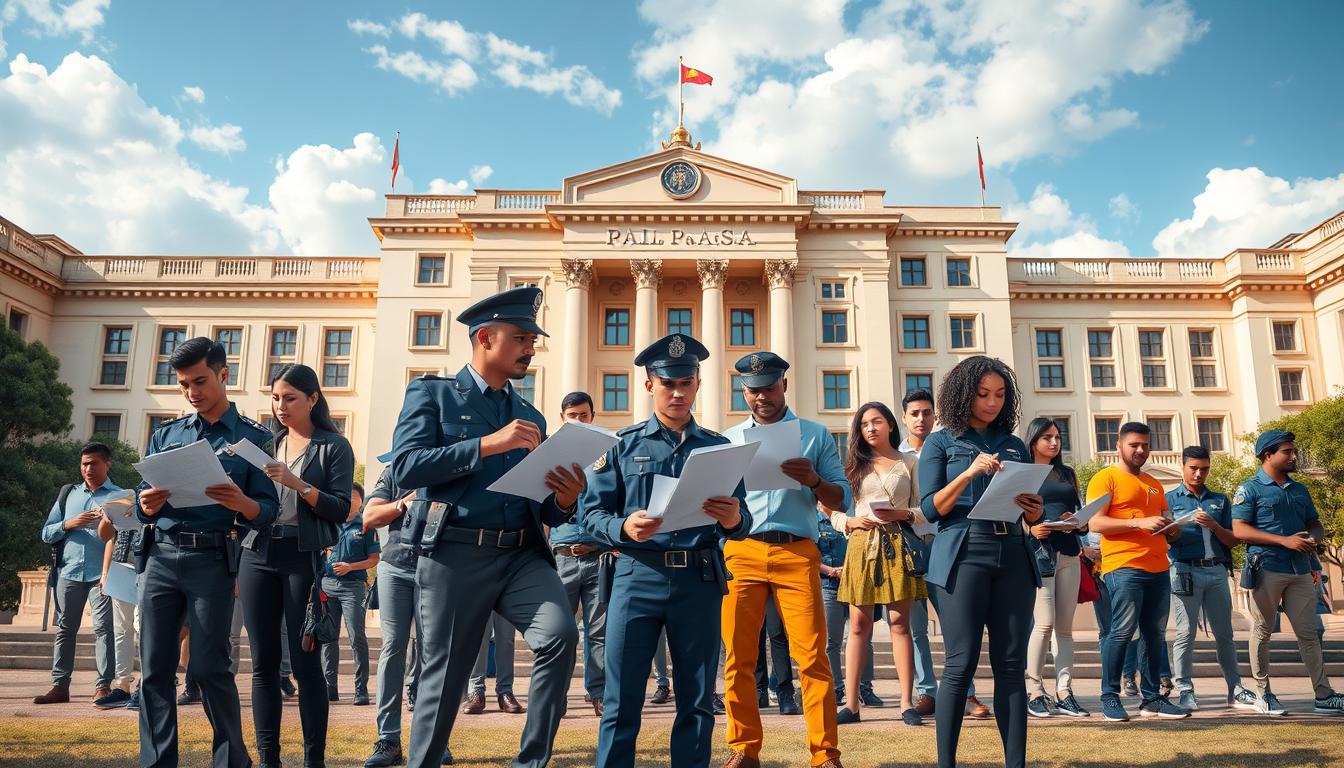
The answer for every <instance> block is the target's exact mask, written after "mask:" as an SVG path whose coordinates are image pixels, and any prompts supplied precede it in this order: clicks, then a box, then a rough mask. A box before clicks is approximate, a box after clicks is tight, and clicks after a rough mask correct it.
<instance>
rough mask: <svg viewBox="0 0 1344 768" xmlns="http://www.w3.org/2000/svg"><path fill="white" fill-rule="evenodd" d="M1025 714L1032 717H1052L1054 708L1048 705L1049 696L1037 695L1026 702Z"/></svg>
mask: <svg viewBox="0 0 1344 768" xmlns="http://www.w3.org/2000/svg"><path fill="white" fill-rule="evenodd" d="M1027 714H1028V715H1031V716H1032V717H1054V716H1055V708H1054V707H1052V706H1050V697H1049V696H1037V697H1036V698H1034V699H1032V700H1031V701H1029V702H1027Z"/></svg>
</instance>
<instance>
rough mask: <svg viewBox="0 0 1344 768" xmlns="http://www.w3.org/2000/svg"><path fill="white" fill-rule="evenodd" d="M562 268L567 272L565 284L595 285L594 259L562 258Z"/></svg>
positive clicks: (574, 286)
mask: <svg viewBox="0 0 1344 768" xmlns="http://www.w3.org/2000/svg"><path fill="white" fill-rule="evenodd" d="M560 270H561V271H562V272H564V274H565V285H568V286H569V287H570V288H583V289H584V290H587V289H589V288H592V287H593V260H592V259H561V260H560Z"/></svg>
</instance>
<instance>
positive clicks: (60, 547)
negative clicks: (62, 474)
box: [47, 483, 75, 587]
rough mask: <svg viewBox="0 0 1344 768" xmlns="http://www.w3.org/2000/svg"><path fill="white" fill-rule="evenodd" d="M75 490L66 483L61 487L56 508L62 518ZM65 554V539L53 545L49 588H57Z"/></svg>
mask: <svg viewBox="0 0 1344 768" xmlns="http://www.w3.org/2000/svg"><path fill="white" fill-rule="evenodd" d="M74 489H75V484H74V483H66V484H65V485H62V486H61V492H60V493H59V494H57V496H56V508H57V509H59V510H60V511H61V517H62V518H64V517H65V500H66V499H68V498H70V492H71V491H73V490H74ZM64 554H65V537H64V536H62V537H61V540H60V541H58V542H56V543H55V544H52V545H51V569H50V570H48V571H47V586H49V587H55V586H56V580H57V579H59V578H60V577H61V576H60V573H61V556H62V555H64Z"/></svg>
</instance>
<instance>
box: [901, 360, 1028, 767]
mask: <svg viewBox="0 0 1344 768" xmlns="http://www.w3.org/2000/svg"><path fill="white" fill-rule="evenodd" d="M1020 405H1021V399H1020V397H1019V395H1018V389H1017V380H1016V378H1015V377H1014V376H1013V371H1012V369H1010V368H1009V367H1008V366H1007V365H1004V364H1003V363H1002V362H1000V361H999V360H995V359H993V358H989V357H985V356H984V355H976V356H974V357H968V358H966V359H965V360H962V361H961V362H960V363H958V364H957V365H956V366H955V367H954V368H953V369H952V370H951V371H949V372H948V374H947V376H946V378H944V379H943V382H942V385H941V386H940V387H939V389H938V421H939V423H940V424H942V426H943V429H942V430H940V431H938V432H935V433H933V434H932V435H930V436H929V439H928V440H926V441H925V442H924V450H923V451H922V452H921V453H920V457H919V487H920V489H921V499H920V507H921V509H922V511H923V513H924V516H925V517H926V518H928V519H929V520H930V521H933V522H936V523H937V524H938V533H937V535H935V536H934V539H933V546H932V548H931V551H930V553H929V572H928V574H927V575H926V576H925V578H926V580H927V581H928V583H929V585H930V586H931V587H932V589H933V590H934V591H935V592H936V593H937V598H938V607H939V611H938V613H939V618H940V619H941V620H942V622H943V640H944V643H945V645H946V648H947V655H946V660H945V662H944V666H943V681H942V685H940V686H939V687H938V701H937V705H936V707H935V712H936V715H935V721H936V723H937V729H938V730H937V742H938V766H939V768H954V766H955V765H956V764H957V741H958V739H959V738H960V736H961V720H962V717H963V715H964V713H965V706H966V689H967V686H968V685H969V683H970V681H971V678H973V677H974V676H975V669H976V666H977V664H978V662H979V659H980V639H981V637H982V636H983V635H984V632H985V629H986V627H988V629H989V661H990V664H991V666H993V668H994V716H995V719H996V720H998V724H999V736H1000V738H1002V739H1003V754H1004V766H1005V768H1025V766H1026V762H1027V755H1026V753H1027V690H1026V680H1025V673H1026V659H1027V638H1028V635H1029V634H1030V633H1031V623H1032V610H1033V607H1034V605H1035V602H1036V588H1037V587H1039V586H1040V585H1041V577H1040V574H1039V573H1038V572H1037V570H1036V564H1035V558H1034V557H1033V556H1032V553H1031V550H1030V549H1029V547H1028V544H1027V537H1026V535H1025V533H1024V531H1023V530H1022V526H1021V525H1020V524H1018V523H1003V522H991V521H984V520H971V519H969V518H968V517H967V515H968V514H969V513H970V511H971V509H972V508H973V507H974V506H975V504H976V502H977V501H979V500H980V497H981V496H983V495H984V493H985V489H986V488H987V487H989V482H990V478H991V477H992V476H993V474H994V473H995V472H996V471H998V470H999V469H1001V468H1002V467H1003V465H1004V463H1006V462H1009V461H1016V462H1030V461H1031V457H1030V456H1029V455H1028V453H1027V447H1026V446H1025V445H1024V444H1023V443H1022V440H1021V439H1019V438H1018V437H1017V436H1016V435H1014V434H1013V430H1014V429H1016V428H1017V420H1018V409H1019V407H1020ZM1014 503H1015V504H1016V505H1017V507H1018V508H1019V509H1020V510H1021V512H1022V515H1023V517H1024V518H1025V519H1026V521H1027V523H1029V524H1035V523H1036V522H1037V521H1039V520H1040V518H1041V514H1042V501H1041V497H1040V496H1038V495H1036V494H1021V495H1019V496H1018V497H1017V498H1016V499H1015V500H1014Z"/></svg>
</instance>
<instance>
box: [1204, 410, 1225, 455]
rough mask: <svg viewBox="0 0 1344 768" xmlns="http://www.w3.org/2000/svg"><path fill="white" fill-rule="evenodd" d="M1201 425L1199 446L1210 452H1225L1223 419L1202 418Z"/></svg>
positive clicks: (1219, 417)
mask: <svg viewBox="0 0 1344 768" xmlns="http://www.w3.org/2000/svg"><path fill="white" fill-rule="evenodd" d="M1198 425H1199V444H1200V445H1202V446H1204V447H1205V448H1206V449H1208V450H1210V451H1221V450H1223V418H1222V417H1221V416H1216V417H1200V418H1199V419H1198Z"/></svg>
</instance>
